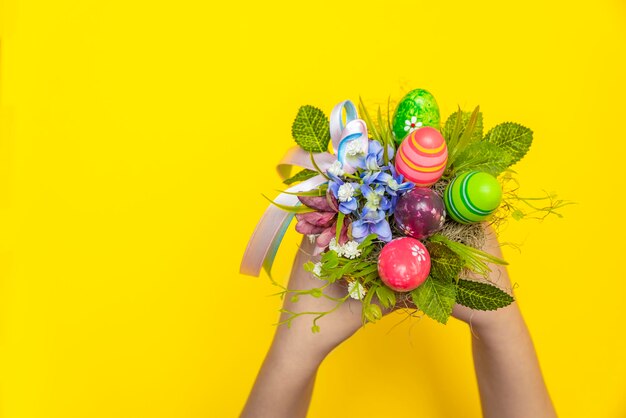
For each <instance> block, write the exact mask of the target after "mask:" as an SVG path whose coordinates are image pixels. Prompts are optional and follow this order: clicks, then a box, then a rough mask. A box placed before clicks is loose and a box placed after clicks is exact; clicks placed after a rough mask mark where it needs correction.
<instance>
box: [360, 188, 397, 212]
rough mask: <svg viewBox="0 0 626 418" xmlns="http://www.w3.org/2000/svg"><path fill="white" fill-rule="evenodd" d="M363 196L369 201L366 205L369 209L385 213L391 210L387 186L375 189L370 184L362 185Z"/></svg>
mask: <svg viewBox="0 0 626 418" xmlns="http://www.w3.org/2000/svg"><path fill="white" fill-rule="evenodd" d="M361 194H362V195H363V197H365V199H366V200H367V202H366V203H365V207H366V208H367V209H369V210H383V211H388V210H389V209H391V202H390V200H389V198H388V197H387V196H385V186H383V185H382V184H378V185H376V187H374V188H373V189H372V187H370V186H369V185H368V184H362V185H361Z"/></svg>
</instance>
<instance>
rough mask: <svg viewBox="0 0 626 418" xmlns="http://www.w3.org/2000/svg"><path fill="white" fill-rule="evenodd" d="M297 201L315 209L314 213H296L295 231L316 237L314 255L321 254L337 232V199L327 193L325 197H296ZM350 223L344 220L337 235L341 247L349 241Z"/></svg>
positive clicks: (348, 220) (346, 218) (346, 219)
mask: <svg viewBox="0 0 626 418" xmlns="http://www.w3.org/2000/svg"><path fill="white" fill-rule="evenodd" d="M298 199H299V200H300V202H302V204H303V205H305V206H308V207H310V208H311V209H315V212H308V213H297V214H296V219H297V220H298V223H297V224H296V231H298V232H299V233H301V234H304V235H317V236H318V237H317V239H316V240H315V251H314V255H318V254H321V253H322V252H324V250H326V248H328V244H330V240H331V239H332V238H333V237H334V236H335V234H336V231H337V214H338V212H339V205H338V202H337V199H336V198H335V197H334V196H333V195H332V193H327V194H326V196H298ZM350 222H351V221H350V218H348V217H345V218H344V220H343V226H342V228H341V234H340V235H339V244H342V245H343V244H345V243H346V242H348V241H349V240H350V238H349V236H348V229H349V227H350Z"/></svg>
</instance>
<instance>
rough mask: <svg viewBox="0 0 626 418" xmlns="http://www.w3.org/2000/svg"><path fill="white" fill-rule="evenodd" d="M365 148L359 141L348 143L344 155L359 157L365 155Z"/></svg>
mask: <svg viewBox="0 0 626 418" xmlns="http://www.w3.org/2000/svg"><path fill="white" fill-rule="evenodd" d="M365 151H366V150H365V148H364V147H363V142H361V141H359V140H354V141H350V142H349V143H348V145H347V146H346V154H347V155H360V154H365Z"/></svg>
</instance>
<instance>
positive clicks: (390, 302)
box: [375, 286, 396, 309]
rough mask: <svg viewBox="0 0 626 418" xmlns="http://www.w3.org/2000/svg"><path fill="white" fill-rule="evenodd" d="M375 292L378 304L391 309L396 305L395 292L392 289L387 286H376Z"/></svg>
mask: <svg viewBox="0 0 626 418" xmlns="http://www.w3.org/2000/svg"><path fill="white" fill-rule="evenodd" d="M375 292H376V297H378V300H379V301H380V304H381V305H383V306H384V307H385V308H387V309H391V308H393V307H394V306H396V293H395V292H394V291H393V290H391V289H389V288H388V287H387V286H377V287H376V290H375Z"/></svg>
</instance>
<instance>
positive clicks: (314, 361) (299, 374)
mask: <svg viewBox="0 0 626 418" xmlns="http://www.w3.org/2000/svg"><path fill="white" fill-rule="evenodd" d="M320 362H321V358H318V357H315V356H307V354H306V353H298V352H297V350H295V349H294V347H292V346H289V345H288V344H282V343H280V342H277V341H275V342H274V344H273V345H272V348H271V349H270V351H269V353H268V354H267V357H266V358H265V361H264V362H263V366H262V367H261V370H260V372H259V375H258V376H257V379H256V382H255V384H254V387H253V388H252V391H251V393H250V396H249V398H248V401H247V403H246V406H245V408H244V410H243V412H242V413H241V417H242V418H266V417H267V418H283V417H284V418H300V417H305V416H306V413H307V410H308V408H309V403H310V402H311V395H312V393H313V385H314V383H315V375H316V373H317V369H318V367H319V365H320Z"/></svg>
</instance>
